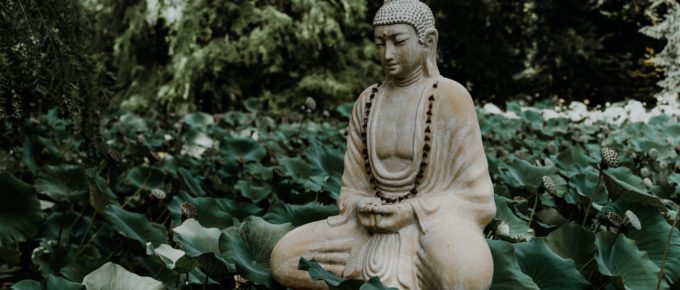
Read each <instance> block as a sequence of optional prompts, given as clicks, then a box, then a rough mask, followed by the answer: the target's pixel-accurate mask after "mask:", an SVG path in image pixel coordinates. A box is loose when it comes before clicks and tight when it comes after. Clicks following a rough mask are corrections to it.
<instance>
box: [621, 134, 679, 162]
mask: <svg viewBox="0 0 680 290" xmlns="http://www.w3.org/2000/svg"><path fill="white" fill-rule="evenodd" d="M629 143H630V144H631V147H632V149H633V150H634V151H635V152H639V153H642V154H647V153H648V152H649V151H650V150H652V149H654V150H656V152H657V153H658V156H657V157H656V158H655V159H654V161H658V162H660V163H661V166H662V167H665V166H668V164H670V162H671V161H675V160H676V159H677V157H678V154H677V153H675V148H673V146H669V145H668V143H666V140H662V139H661V138H649V137H646V136H645V137H643V136H641V137H640V138H633V139H631V140H630V141H629Z"/></svg>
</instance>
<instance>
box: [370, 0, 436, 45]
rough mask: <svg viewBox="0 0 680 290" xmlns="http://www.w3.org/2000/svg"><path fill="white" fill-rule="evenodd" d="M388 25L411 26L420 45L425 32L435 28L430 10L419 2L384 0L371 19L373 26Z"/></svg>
mask: <svg viewBox="0 0 680 290" xmlns="http://www.w3.org/2000/svg"><path fill="white" fill-rule="evenodd" d="M390 24H409V25H411V26H413V28H415V30H416V33H417V34H418V41H419V42H420V43H424V42H425V31H427V30H428V29H430V28H435V26H434V15H433V14H432V10H430V7H427V5H425V3H423V2H420V0H385V3H383V5H382V7H380V9H378V13H376V14H375V18H373V26H381V25H390Z"/></svg>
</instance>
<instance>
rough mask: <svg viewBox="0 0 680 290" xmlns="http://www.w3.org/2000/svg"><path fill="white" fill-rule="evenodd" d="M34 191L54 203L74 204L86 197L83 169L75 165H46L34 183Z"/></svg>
mask: <svg viewBox="0 0 680 290" xmlns="http://www.w3.org/2000/svg"><path fill="white" fill-rule="evenodd" d="M35 189H36V190H37V191H38V192H39V193H42V194H45V195H47V196H49V197H50V198H52V199H54V200H56V201H63V202H67V201H68V202H75V201H78V200H81V199H83V198H84V197H86V196H87V194H88V191H89V187H88V183H87V175H86V174H85V169H84V168H83V167H80V166H77V165H68V164H63V165H59V166H55V165H48V166H46V167H45V170H44V171H43V173H42V174H41V175H40V178H38V179H37V180H36V181H35Z"/></svg>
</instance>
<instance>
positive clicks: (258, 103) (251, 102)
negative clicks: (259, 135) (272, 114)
mask: <svg viewBox="0 0 680 290" xmlns="http://www.w3.org/2000/svg"><path fill="white" fill-rule="evenodd" d="M243 107H244V108H245V109H246V110H247V111H248V112H251V113H257V112H259V111H260V110H262V100H260V99H258V98H248V99H246V100H245V101H243Z"/></svg>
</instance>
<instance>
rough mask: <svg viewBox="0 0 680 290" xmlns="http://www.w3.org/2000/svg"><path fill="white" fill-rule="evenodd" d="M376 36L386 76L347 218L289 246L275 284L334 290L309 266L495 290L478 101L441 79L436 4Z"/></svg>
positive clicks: (357, 164)
mask: <svg viewBox="0 0 680 290" xmlns="http://www.w3.org/2000/svg"><path fill="white" fill-rule="evenodd" d="M373 26H374V33H375V44H376V45H377V47H378V52H379V58H380V61H381V64H382V65H383V67H384V69H385V74H386V77H385V80H384V82H381V83H377V84H374V85H372V86H370V87H369V88H367V89H366V90H365V91H364V92H363V93H361V95H360V96H359V98H358V100H357V101H356V103H355V105H354V109H353V113H352V117H351V121H350V124H349V130H348V132H349V133H348V134H349V136H348V138H347V153H346V155H345V171H344V174H343V177H342V188H341V193H340V198H339V200H338V207H339V208H340V214H339V215H337V216H333V217H329V218H328V219H326V220H322V221H317V222H313V223H310V224H307V225H304V226H301V227H299V228H297V229H295V230H293V231H291V232H289V233H288V234H287V235H285V236H284V237H283V239H281V241H279V243H278V244H277V245H276V247H275V248H274V251H273V253H272V258H271V267H272V271H273V274H274V277H275V279H276V280H277V281H279V282H280V283H281V284H283V285H284V286H286V287H289V288H292V289H327V287H326V285H325V284H324V283H323V282H319V281H312V280H311V279H310V278H309V274H308V273H307V272H305V271H301V270H298V269H297V266H298V262H299V259H300V257H304V258H306V259H316V260H317V261H319V263H320V264H321V265H322V266H323V267H324V268H325V269H326V270H328V271H331V272H333V273H335V274H336V275H338V276H340V277H343V278H346V279H364V280H368V279H369V278H371V277H374V276H377V277H380V279H381V280H382V281H383V283H384V284H385V285H386V286H389V287H396V288H399V289H423V290H431V289H459V290H460V289H465V290H477V289H488V288H489V287H490V285H491V279H492V277H493V260H492V258H491V252H490V250H489V247H488V245H487V243H486V241H485V239H484V236H483V229H484V227H485V226H486V225H487V224H488V223H489V222H490V221H491V219H492V218H493V217H494V215H495V212H496V207H495V203H494V199H493V186H492V183H491V179H490V177H489V172H488V168H487V161H486V156H485V154H484V148H483V146H482V139H481V134H480V130H479V123H478V122H477V116H476V113H475V107H474V104H473V102H472V98H471V97H470V94H469V93H468V92H467V90H466V89H465V88H464V87H463V86H461V85H460V84H458V83H457V82H455V81H453V80H450V79H447V78H444V77H441V76H440V75H439V70H438V69H437V63H436V51H437V40H438V32H437V30H436V29H435V26H434V17H433V14H432V12H431V11H430V8H429V7H427V5H425V4H424V3H421V2H420V1H418V0H386V1H385V3H384V4H383V6H382V7H381V8H380V10H379V11H378V13H377V14H376V16H375V19H374V20H373Z"/></svg>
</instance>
